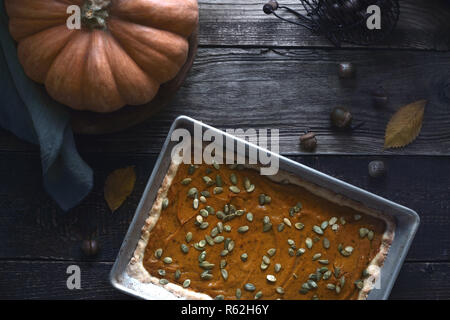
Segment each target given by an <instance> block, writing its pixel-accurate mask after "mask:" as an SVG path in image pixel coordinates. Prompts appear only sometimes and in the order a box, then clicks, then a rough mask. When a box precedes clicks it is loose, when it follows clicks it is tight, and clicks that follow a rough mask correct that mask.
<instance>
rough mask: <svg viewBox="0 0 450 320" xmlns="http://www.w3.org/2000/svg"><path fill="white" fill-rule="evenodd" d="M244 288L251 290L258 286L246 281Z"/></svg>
mask: <svg viewBox="0 0 450 320" xmlns="http://www.w3.org/2000/svg"><path fill="white" fill-rule="evenodd" d="M244 289H245V290H247V291H250V292H251V291H255V289H256V287H255V285H254V284H253V283H246V284H245V285H244Z"/></svg>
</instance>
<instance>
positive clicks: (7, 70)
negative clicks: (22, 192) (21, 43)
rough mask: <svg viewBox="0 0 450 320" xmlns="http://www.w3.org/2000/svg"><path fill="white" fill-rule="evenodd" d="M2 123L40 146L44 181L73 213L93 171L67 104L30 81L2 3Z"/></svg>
mask: <svg viewBox="0 0 450 320" xmlns="http://www.w3.org/2000/svg"><path fill="white" fill-rule="evenodd" d="M0 45H1V49H2V50H0V126H1V127H3V128H5V129H6V130H8V131H11V132H12V133H14V134H15V135H16V136H18V137H19V138H21V139H24V140H26V141H29V142H31V143H34V144H37V145H39V147H40V152H41V162H42V176H43V184H44V187H45V189H46V191H47V192H48V193H49V194H50V195H51V196H52V197H53V199H54V200H55V201H56V202H57V203H58V205H59V206H60V207H61V208H62V209H63V210H64V211H67V210H69V209H71V208H72V207H74V206H75V205H77V204H78V203H79V202H80V201H81V200H83V198H84V197H85V196H86V195H87V194H88V193H89V192H90V191H91V189H92V186H93V172H92V169H91V168H90V167H89V166H88V165H87V164H86V163H85V162H84V161H83V159H82V158H81V157H80V155H79V153H78V151H77V149H76V146H75V142H74V138H73V133H72V129H71V126H70V114H69V112H68V109H67V107H65V106H63V105H61V104H59V103H57V102H56V101H54V100H52V99H51V98H50V97H49V95H48V94H47V93H46V91H45V88H44V87H43V86H42V85H39V84H37V83H35V82H33V81H32V80H31V79H29V78H28V77H27V76H26V74H25V73H24V71H23V68H22V66H21V65H20V63H19V60H18V58H17V48H16V44H15V42H14V40H13V39H12V37H11V36H10V34H9V32H8V17H7V16H6V11H5V8H4V4H3V1H1V2H0Z"/></svg>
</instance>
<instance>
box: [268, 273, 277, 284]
mask: <svg viewBox="0 0 450 320" xmlns="http://www.w3.org/2000/svg"><path fill="white" fill-rule="evenodd" d="M266 279H267V281H269V282H271V283H274V282H276V281H277V278H276V277H275V276H274V275H273V274H268V275H267V276H266Z"/></svg>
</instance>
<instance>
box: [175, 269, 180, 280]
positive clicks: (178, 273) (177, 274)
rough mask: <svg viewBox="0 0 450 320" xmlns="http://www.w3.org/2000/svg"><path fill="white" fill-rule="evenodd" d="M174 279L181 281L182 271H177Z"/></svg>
mask: <svg viewBox="0 0 450 320" xmlns="http://www.w3.org/2000/svg"><path fill="white" fill-rule="evenodd" d="M174 277H175V280H178V279H180V277H181V271H180V270H179V269H177V270H175V275H174Z"/></svg>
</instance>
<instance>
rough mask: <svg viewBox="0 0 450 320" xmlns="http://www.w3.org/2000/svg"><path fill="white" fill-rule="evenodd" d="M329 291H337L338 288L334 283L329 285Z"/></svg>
mask: <svg viewBox="0 0 450 320" xmlns="http://www.w3.org/2000/svg"><path fill="white" fill-rule="evenodd" d="M327 289H329V290H336V286H335V285H334V284H333V283H327Z"/></svg>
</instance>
